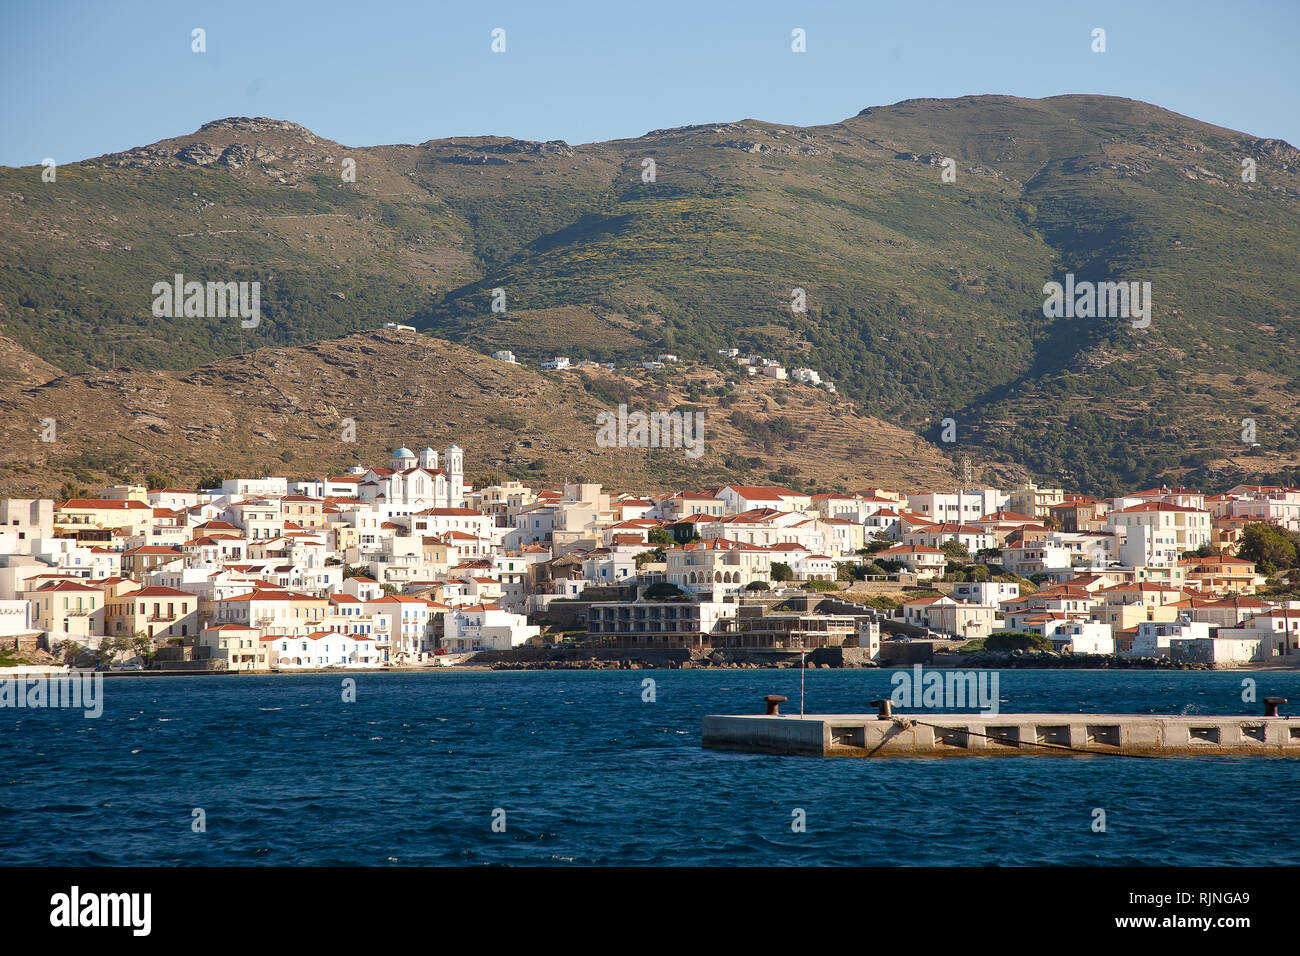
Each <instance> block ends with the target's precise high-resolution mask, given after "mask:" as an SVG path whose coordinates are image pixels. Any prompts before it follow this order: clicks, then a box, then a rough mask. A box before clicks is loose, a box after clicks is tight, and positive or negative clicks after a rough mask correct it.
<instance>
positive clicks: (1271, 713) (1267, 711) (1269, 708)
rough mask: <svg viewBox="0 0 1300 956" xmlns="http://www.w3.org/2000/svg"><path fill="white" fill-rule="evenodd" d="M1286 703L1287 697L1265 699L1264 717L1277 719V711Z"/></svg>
mask: <svg viewBox="0 0 1300 956" xmlns="http://www.w3.org/2000/svg"><path fill="white" fill-rule="evenodd" d="M1285 703H1286V698H1285V697H1265V698H1264V716H1265V717H1276V716H1277V709H1278V708H1279V707H1281V706H1282V705H1283V704H1285Z"/></svg>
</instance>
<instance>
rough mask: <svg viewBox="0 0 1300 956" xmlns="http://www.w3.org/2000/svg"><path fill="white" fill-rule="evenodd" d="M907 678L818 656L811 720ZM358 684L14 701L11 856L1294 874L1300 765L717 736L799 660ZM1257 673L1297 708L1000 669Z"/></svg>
mask: <svg viewBox="0 0 1300 956" xmlns="http://www.w3.org/2000/svg"><path fill="white" fill-rule="evenodd" d="M890 673H891V672H890V671H887V670H880V671H869V670H868V671H861V670H817V671H809V672H808V674H807V694H808V698H807V706H808V710H809V712H823V713H824V712H862V711H864V710H867V709H868V708H867V707H866V705H865V702H866V701H868V700H869V699H871V698H873V697H879V696H887V695H888V693H889V691H890V687H891V685H890V680H889V676H890ZM352 676H353V677H354V678H355V680H356V683H357V699H356V702H355V703H344V702H343V701H342V692H341V687H342V680H343V678H342V676H323V675H303V676H267V677H194V678H162V677H143V678H129V679H115V680H109V681H106V682H105V685H104V695H105V708H104V714H103V716H102V717H100V718H98V719H92V720H87V719H85V718H84V717H82V715H81V712H80V711H71V710H44V711H41V710H26V709H23V710H15V709H0V864H3V865H33V864H48V865H144V864H152V865H168V864H177V865H219V864H220V865H250V864H251V865H256V864H282V865H284V864H308V865H310V864H334V865H345V864H361V865H375V866H384V865H420V864H469V865H475V864H520V865H546V864H558V865H564V864H598V865H599V864H618V865H636V864H666V865H673V864H702V865H746V864H753V865H773V864H805V865H806V864H830V865H845V864H853V865H861V864H875V865H892V864H902V865H916V864H926V865H944V864H965V865H989V864H999V865H1025V864H1082V865H1090V864H1101V865H1105V864H1134V865H1142V864H1152V865H1166V864H1180V865H1198V864H1202V865H1215V864H1233V865H1240V864H1297V863H1300V828H1297V826H1296V825H1295V823H1296V796H1295V793H1296V786H1297V784H1300V760H1288V759H1280V758H1245V759H1235V758H1233V759H1204V760H1183V759H1166V760H1129V759H1120V758H1114V757H1110V758H1106V757H1086V758H1056V757H1032V758H1031V757H1012V758H1004V759H987V758H985V759H981V758H945V759H926V760H917V759H904V760H853V759H834V760H828V759H818V758H812V757H769V756H754V755H745V754H731V753H720V752H714V751H706V750H702V749H701V747H700V720H701V718H702V717H703V715H705V714H707V713H755V712H759V711H761V709H762V697H763V695H764V694H769V693H781V694H785V695H786V696H788V697H789V698H790V700H791V703H792V704H793V706H794V707H795V709H797V706H798V700H799V673H798V671H753V670H746V671H587V672H564V671H542V672H518V671H512V672H461V673H456V672H439V673H430V674H374V675H366V674H359V675H352ZM1248 677H1249V678H1253V679H1254V680H1256V681H1257V682H1258V697H1259V698H1260V699H1262V698H1263V697H1265V696H1270V695H1277V696H1283V697H1289V698H1290V699H1291V700H1293V701H1296V702H1297V703H1296V704H1295V705H1292V707H1291V712H1292V713H1297V712H1300V674H1296V673H1293V672H1250V673H1228V672H1199V671H1198V672H1173V673H1159V672H1123V673H1121V672H1104V671H1055V672H1048V671H1003V672H1001V680H1000V691H1001V698H1002V704H1001V707H1002V710H1003V711H1004V712H1016V711H1021V712H1026V711H1048V712H1066V713H1068V712H1083V711H1087V712H1098V711H1101V712H1108V711H1113V712H1131V713H1189V714H1236V713H1246V714H1258V713H1261V712H1262V711H1261V705H1259V704H1254V703H1250V704H1247V703H1243V702H1242V699H1241V693H1242V680H1243V678H1248ZM646 678H651V679H653V680H654V681H655V697H656V700H655V701H654V702H653V703H649V702H645V701H643V699H642V697H643V685H642V682H643V681H644V680H645V679H646ZM786 709H787V710H789V709H791V705H789V704H788V705H786ZM195 808H201V809H202V810H203V811H204V812H205V814H206V824H207V829H206V832H203V833H195V832H193V830H192V827H191V822H192V820H193V814H192V812H193V810H194V809H195ZM498 808H499V809H500V810H503V811H504V818H505V832H503V833H497V832H493V830H492V823H493V819H494V811H496V810H497V809H498ZM1094 808H1101V809H1104V810H1105V812H1106V824H1107V826H1106V832H1105V833H1094V832H1092V829H1091V824H1092V821H1093V810H1094ZM796 810H802V811H804V814H805V815H806V820H807V829H806V832H802V833H798V832H793V830H792V828H791V822H792V819H793V814H794V812H795V811H796ZM497 816H498V818H499V816H500V815H499V814H498V815H497Z"/></svg>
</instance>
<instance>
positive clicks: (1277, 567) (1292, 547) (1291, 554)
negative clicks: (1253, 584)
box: [1237, 524, 1300, 575]
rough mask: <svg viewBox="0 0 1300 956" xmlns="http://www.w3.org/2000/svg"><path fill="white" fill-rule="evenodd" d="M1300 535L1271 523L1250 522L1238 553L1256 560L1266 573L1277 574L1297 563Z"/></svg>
mask: <svg viewBox="0 0 1300 956" xmlns="http://www.w3.org/2000/svg"><path fill="white" fill-rule="evenodd" d="M1293 537H1294V538H1300V535H1295V534H1294V533H1292V534H1287V533H1285V532H1283V531H1282V530H1281V529H1279V528H1277V527H1275V526H1273V525H1271V524H1248V525H1246V527H1245V528H1243V529H1242V532H1241V547H1240V548H1239V549H1238V551H1237V554H1238V556H1239V557H1242V558H1245V559H1246V560H1247V561H1254V562H1255V564H1256V566H1258V568H1259V569H1260V571H1262V572H1263V573H1264V574H1269V575H1272V574H1276V573H1277V572H1278V571H1281V570H1284V569H1286V568H1294V567H1296V564H1297V550H1296V541H1295V540H1293Z"/></svg>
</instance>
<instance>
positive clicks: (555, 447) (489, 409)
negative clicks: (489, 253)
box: [0, 330, 954, 497]
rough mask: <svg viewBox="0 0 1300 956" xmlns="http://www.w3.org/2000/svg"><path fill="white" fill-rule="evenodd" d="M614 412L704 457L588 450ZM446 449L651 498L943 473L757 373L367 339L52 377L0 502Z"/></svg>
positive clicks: (27, 412) (5, 408)
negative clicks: (585, 363)
mask: <svg viewBox="0 0 1300 956" xmlns="http://www.w3.org/2000/svg"><path fill="white" fill-rule="evenodd" d="M620 403H621V404H625V405H627V406H628V408H629V409H661V410H663V411H665V412H668V411H672V410H680V411H681V412H683V414H685V413H687V412H689V413H691V414H692V416H694V415H695V414H696V413H698V415H699V416H700V417H699V418H698V419H697V418H695V417H692V419H691V421H692V422H693V423H694V422H699V424H700V428H701V430H702V436H703V440H704V447H703V452H702V454H699V455H698V457H694V456H690V455H687V454H685V451H686V450H688V449H690V448H692V447H694V441H693V439H694V438H695V437H696V436H697V435H699V434H700V432H692V433H691V434H690V435H687V436H686V438H687V447H686V448H685V449H684V448H682V447H676V448H656V449H653V450H649V451H646V450H639V449H628V448H619V447H612V448H603V447H599V446H598V444H597V441H596V435H597V431H598V420H597V416H598V415H600V413H601V412H603V411H611V412H613V413H614V414H617V409H618V405H619V404H620ZM48 419H53V421H54V430H53V433H52V434H51V433H50V432H49V431H48V430H47V428H46V426H45V425H44V424H43V423H45V422H46V421H47V420H48ZM348 419H350V420H351V424H350V425H349V423H348V421H346V420H348ZM804 422H816V423H817V428H816V432H815V435H814V434H812V433H804V432H803V430H802V429H801V428H800V427H799V425H800V423H804ZM46 438H53V441H46V440H44V439H46ZM348 438H352V439H354V440H353V441H348V440H347V439H348ZM453 441H454V442H455V443H457V444H459V445H460V446H461V447H463V448H464V449H465V461H466V477H467V478H469V480H470V481H472V482H473V483H474V484H483V483H485V482H488V481H492V480H502V479H509V478H515V479H519V480H520V481H523V482H524V483H525V484H528V485H531V486H532V487H534V488H540V487H548V486H554V485H558V484H559V483H561V482H563V481H565V480H575V479H584V480H588V481H599V482H602V483H604V484H606V485H607V486H610V487H614V488H617V489H619V490H625V491H632V492H645V493H649V492H654V491H660V490H663V489H665V488H682V487H685V488H699V487H711V486H716V485H721V484H725V483H728V482H732V481H747V482H748V483H751V484H753V483H774V482H779V483H782V484H791V485H795V486H797V487H800V488H806V489H808V490H830V489H832V488H843V487H848V486H852V487H855V488H856V487H860V486H863V485H882V486H897V485H906V486H911V485H912V484H914V483H919V484H922V485H930V484H949V483H951V482H952V480H953V477H954V476H953V472H952V467H951V463H950V462H949V461H948V460H947V459H945V458H944V457H943V456H941V455H939V454H938V453H937V452H936V451H935V450H934V449H933V448H932V447H931V446H929V445H928V444H926V443H925V442H924V441H922V440H921V439H920V438H919V437H918V436H916V435H915V434H914V433H910V432H907V431H905V430H904V429H901V428H899V427H898V426H895V425H890V424H887V423H885V422H880V421H876V420H874V419H870V418H866V417H864V416H862V415H861V414H859V413H857V412H856V411H855V410H854V409H853V408H852V406H851V403H849V402H848V401H846V400H844V399H841V398H837V397H835V396H832V395H829V394H828V393H826V392H825V391H822V390H820V389H813V388H806V387H799V386H793V385H789V384H784V383H778V382H775V381H773V380H772V379H769V378H766V377H764V376H758V377H756V378H753V379H749V378H742V379H740V380H739V381H737V382H735V384H734V385H732V386H730V387H729V386H728V385H727V384H726V380H725V379H724V377H723V376H722V375H721V374H719V373H718V372H716V371H715V370H713V369H710V368H707V367H697V368H683V369H681V370H680V371H678V372H677V373H676V374H674V375H673V376H672V378H671V380H670V381H667V382H660V381H657V380H656V378H655V377H654V376H650V375H643V376H641V377H639V378H632V377H629V376H626V375H623V374H617V373H611V372H608V371H606V370H604V369H581V370H574V371H569V372H564V373H561V374H560V375H558V376H557V375H544V374H542V373H541V372H538V371H535V370H533V369H529V368H523V367H521V366H518V365H511V364H507V363H505V362H500V361H497V360H495V359H491V358H487V357H485V356H483V355H480V354H479V353H477V352H475V351H472V350H470V349H467V348H464V347H463V346H459V345H454V344H452V343H449V342H444V341H441V340H438V339H434V338H431V337H429V336H426V335H422V334H419V333H413V332H400V331H387V330H381V331H374V332H360V333H356V334H353V335H350V336H346V337H343V338H339V339H331V340H328V341H325V342H319V343H314V344H312V345H304V346H295V347H289V348H270V347H266V348H261V349H257V350H255V351H252V352H248V353H246V354H245V355H242V356H232V357H229V358H225V359H219V360H217V361H216V362H213V363H210V364H207V365H202V366H199V367H197V368H194V369H190V370H186V371H170V370H169V371H143V370H127V369H118V370H109V371H92V372H85V373H79V374H75V375H61V376H57V377H54V378H51V379H49V380H48V381H45V382H43V383H41V384H40V385H38V386H35V387H31V388H27V389H25V390H21V391H19V392H17V393H14V394H13V395H12V397H10V398H8V399H0V495H6V496H14V497H31V496H36V495H53V494H56V493H59V492H60V491H61V490H62V491H75V490H77V489H78V488H85V489H93V488H94V487H96V486H97V485H98V484H100V483H103V482H104V481H105V480H110V481H130V480H140V479H141V478H145V479H146V480H147V481H148V483H149V484H150V485H151V486H155V487H157V486H161V485H175V484H181V485H182V486H185V487H192V486H195V485H197V484H200V483H202V484H204V486H205V487H207V486H209V483H210V482H213V481H214V480H215V479H218V478H221V477H233V476H236V475H249V474H255V475H262V474H276V475H289V476H291V477H294V478H302V479H311V478H320V477H323V476H324V475H325V474H326V473H328V474H329V475H331V476H334V475H341V474H342V473H343V472H344V471H345V470H346V469H347V468H348V467H349V466H351V465H354V464H358V463H361V464H368V465H375V464H385V463H387V460H388V455H389V453H390V452H391V451H392V450H393V449H394V448H396V447H397V446H399V445H403V444H406V445H411V446H414V447H423V446H424V445H426V444H431V445H433V446H434V447H437V448H444V447H446V446H447V445H449V444H451V443H452V442H453ZM65 484H67V485H71V487H70V488H64V485H65Z"/></svg>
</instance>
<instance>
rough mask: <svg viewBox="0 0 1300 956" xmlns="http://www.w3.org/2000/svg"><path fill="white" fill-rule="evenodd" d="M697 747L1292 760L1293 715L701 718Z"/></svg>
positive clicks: (1296, 727)
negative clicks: (700, 744)
mask: <svg viewBox="0 0 1300 956" xmlns="http://www.w3.org/2000/svg"><path fill="white" fill-rule="evenodd" d="M704 746H705V747H710V748H713V749H717V750H740V751H745V752H748V753H770V754H805V755H811V756H817V757H840V756H843V757H896V756H898V757H908V756H911V757H957V756H967V757H969V756H981V757H984V756H990V757H991V756H1010V755H1020V756H1024V755H1033V756H1082V755H1087V754H1112V755H1114V754H1122V755H1133V756H1171V757H1173V756H1184V757H1185V756H1189V755H1204V754H1220V755H1229V756H1245V755H1260V756H1272V757H1300V719H1296V718H1292V717H1279V716H1259V717H1204V716H1200V717H1183V716H1174V715H1147V714H942V715H940V714H926V713H916V714H889V715H885V716H882V715H879V714H809V715H807V716H804V717H800V716H798V715H785V714H777V715H734V716H724V715H714V716H708V717H705V718H704Z"/></svg>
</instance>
